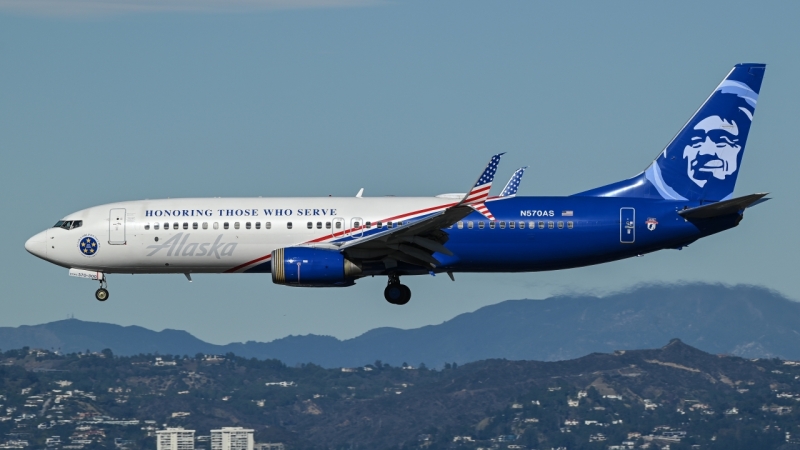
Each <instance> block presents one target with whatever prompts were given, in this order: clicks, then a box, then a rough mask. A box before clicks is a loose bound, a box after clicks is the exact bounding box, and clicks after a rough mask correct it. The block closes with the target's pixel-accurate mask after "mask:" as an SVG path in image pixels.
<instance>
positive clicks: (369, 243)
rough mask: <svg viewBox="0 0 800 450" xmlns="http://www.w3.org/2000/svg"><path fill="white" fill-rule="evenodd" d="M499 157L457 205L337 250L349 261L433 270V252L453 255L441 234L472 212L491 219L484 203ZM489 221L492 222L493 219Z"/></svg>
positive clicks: (355, 241)
mask: <svg viewBox="0 0 800 450" xmlns="http://www.w3.org/2000/svg"><path fill="white" fill-rule="evenodd" d="M502 155H503V154H502V153H501V154H499V155H494V156H493V157H492V159H491V160H490V161H489V164H488V165H487V166H486V169H485V170H484V171H483V173H482V174H481V176H480V177H478V181H477V182H476V183H475V185H474V186H473V188H472V189H471V190H470V191H469V192H468V193H467V194H466V195H465V196H464V198H462V199H461V201H460V202H458V203H456V204H454V205H452V206H450V207H447V208H446V209H444V210H443V211H438V212H434V213H431V214H430V215H427V216H423V217H420V218H417V219H413V220H410V221H406V222H404V223H403V224H402V225H400V226H395V227H394V228H387V229H386V230H383V231H380V232H378V233H375V234H371V235H369V236H365V237H362V238H358V239H354V240H351V241H347V242H344V243H342V244H341V245H339V249H340V250H341V251H342V253H344V254H345V256H347V258H348V259H350V260H353V261H359V262H382V263H383V264H384V267H385V268H386V269H392V268H394V267H397V263H398V262H404V263H407V264H411V265H414V266H419V267H421V268H425V269H427V270H431V269H433V268H436V267H437V266H439V265H441V263H440V262H439V261H438V260H436V258H434V257H433V254H434V253H442V254H445V255H448V256H452V255H453V253H452V252H451V251H450V250H448V249H447V247H445V246H444V244H445V243H446V242H447V240H448V239H449V235H448V234H447V232H446V231H444V230H445V229H446V228H448V227H451V226H452V225H453V224H455V223H456V222H458V221H459V220H461V219H463V218H464V217H466V216H468V215H469V214H470V213H472V211H473V210H476V211H479V212H481V213H482V214H484V216H487V213H488V216H487V217H489V216H491V213H490V212H489V210H488V209H487V208H486V205H485V204H484V202H485V201H486V199H487V198H488V197H489V190H490V189H491V187H492V182H493V181H494V174H495V172H496V171H497V165H498V163H499V162H500V157H501V156H502ZM482 210H484V211H486V212H485V213H484V212H482ZM490 220H494V217H491V218H490Z"/></svg>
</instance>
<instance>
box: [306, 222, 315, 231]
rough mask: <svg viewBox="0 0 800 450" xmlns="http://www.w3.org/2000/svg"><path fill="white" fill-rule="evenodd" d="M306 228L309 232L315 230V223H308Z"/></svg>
mask: <svg viewBox="0 0 800 450" xmlns="http://www.w3.org/2000/svg"><path fill="white" fill-rule="evenodd" d="M306 227H308V229H309V230H311V229H313V228H314V222H308V224H307V225H306Z"/></svg>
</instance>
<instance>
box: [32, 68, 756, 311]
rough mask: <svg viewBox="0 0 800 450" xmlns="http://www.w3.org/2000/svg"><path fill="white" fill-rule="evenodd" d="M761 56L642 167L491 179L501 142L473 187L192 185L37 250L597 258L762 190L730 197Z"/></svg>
mask: <svg viewBox="0 0 800 450" xmlns="http://www.w3.org/2000/svg"><path fill="white" fill-rule="evenodd" d="M764 70H765V66H764V65H763V64H738V65H736V66H734V68H733V69H732V70H731V71H730V73H728V75H727V76H726V77H725V79H724V80H723V81H722V82H721V83H720V84H719V85H718V86H717V88H716V89H714V91H713V92H712V94H711V96H710V97H708V99H707V100H706V101H705V102H704V103H703V104H702V105H701V106H700V108H699V109H698V110H697V112H696V113H695V114H694V115H693V116H692V118H691V119H690V120H689V122H688V123H687V124H686V125H685V126H684V127H683V128H682V129H681V130H680V131H679V132H678V134H677V135H676V136H675V137H674V138H673V139H672V141H671V142H670V143H669V144H668V145H667V146H666V148H664V149H663V150H662V151H661V153H659V155H658V157H657V158H656V159H655V161H653V162H652V163H651V164H650V165H649V166H648V167H647V169H646V170H644V171H643V172H641V173H640V174H638V175H636V176H634V177H632V178H630V179H627V180H623V181H619V182H616V183H612V184H609V185H606V186H603V187H599V188H596V189H592V190H589V191H585V192H581V193H578V194H574V195H571V196H567V197H522V196H516V195H515V194H516V188H517V186H518V185H519V179H520V177H521V176H522V171H523V170H524V168H523V169H520V170H518V171H517V172H516V173H515V174H514V176H513V177H512V179H511V181H509V183H508V185H507V186H506V189H504V191H503V193H502V195H499V196H497V197H490V196H489V190H490V189H491V187H492V181H493V180H494V175H495V172H496V170H497V166H498V163H499V161H500V157H501V156H502V154H498V155H495V156H493V157H492V158H491V160H490V162H489V164H488V166H487V167H486V169H485V170H484V171H483V173H482V174H481V175H480V177H479V178H478V181H477V182H476V183H475V184H474V185H473V187H472V188H471V189H470V190H469V191H468V192H467V193H465V194H445V195H440V196H436V197H381V198H366V197H362V196H361V193H360V192H359V195H358V196H356V197H349V198H341V197H317V198H184V199H168V200H143V201H128V202H120V203H112V204H107V205H102V206H95V207H92V208H88V209H84V210H82V211H78V212H75V213H72V214H69V215H67V216H66V217H64V218H63V219H61V220H59V221H58V222H57V223H56V224H55V226H53V227H52V228H49V229H47V230H45V231H42V232H41V233H39V234H37V235H35V236H33V237H31V238H30V239H29V240H28V241H27V242H26V243H25V248H26V249H27V250H28V251H29V252H30V253H32V254H34V255H36V256H38V257H39V258H42V259H44V260H46V261H49V262H51V263H53V264H57V265H59V266H62V267H65V268H67V269H69V274H70V275H73V276H77V277H83V278H89V279H92V280H96V281H99V283H100V288H99V289H98V290H97V291H96V294H95V296H96V298H97V299H98V300H101V301H102V300H106V299H107V298H108V290H107V275H108V274H123V273H129V274H150V273H162V274H163V273H174V274H184V275H185V276H186V277H187V278H188V279H189V280H191V274H196V273H271V274H272V281H273V282H274V283H276V284H282V285H286V286H298V287H343V286H352V285H353V284H355V282H356V280H358V279H359V278H361V277H367V276H376V275H378V276H386V277H387V278H388V284H387V287H386V289H385V291H384V297H385V298H386V300H387V301H389V302H390V303H393V304H399V305H402V304H405V303H407V302H408V301H409V299H410V298H411V291H410V290H409V288H408V287H406V286H405V285H403V284H401V283H400V277H401V276H409V275H427V274H437V273H446V274H447V275H448V276H450V278H454V275H453V274H455V273H456V272H534V271H545V270H557V269H568V268H572V267H580V266H587V265H591V264H599V263H604V262H609V261H614V260H619V259H623V258H629V257H632V256H638V255H642V254H645V253H649V252H654V251H657V250H663V249H675V248H682V247H684V246H686V245H688V244H690V243H692V242H694V241H696V240H697V239H700V238H702V237H706V236H709V235H712V234H715V233H719V232H721V231H724V230H727V229H729V228H732V227H735V226H737V225H738V224H739V222H740V221H741V220H742V217H743V213H744V210H745V208H747V207H750V206H753V205H755V204H756V203H759V202H761V201H764V200H766V199H765V198H764V196H765V195H766V194H752V195H747V196H744V197H739V198H732V196H733V191H734V187H735V184H736V178H737V176H738V174H739V168H740V167H741V163H742V156H743V154H744V149H745V144H746V142H747V136H748V134H749V132H750V125H751V123H752V120H753V114H754V112H755V107H756V103H757V101H758V93H759V91H760V89H761V81H762V79H763V76H764Z"/></svg>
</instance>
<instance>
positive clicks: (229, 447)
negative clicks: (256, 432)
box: [211, 427, 255, 450]
mask: <svg viewBox="0 0 800 450" xmlns="http://www.w3.org/2000/svg"><path fill="white" fill-rule="evenodd" d="M254 445H255V442H254V441H253V430H250V429H245V428H242V427H222V429H220V430H211V450H254Z"/></svg>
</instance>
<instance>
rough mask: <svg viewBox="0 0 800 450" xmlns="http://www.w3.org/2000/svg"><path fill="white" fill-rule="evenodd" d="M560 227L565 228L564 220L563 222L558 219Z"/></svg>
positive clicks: (560, 228)
mask: <svg viewBox="0 0 800 450" xmlns="http://www.w3.org/2000/svg"><path fill="white" fill-rule="evenodd" d="M558 229H559V230H563V229H564V222H562V221H560V220H559V221H558Z"/></svg>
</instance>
